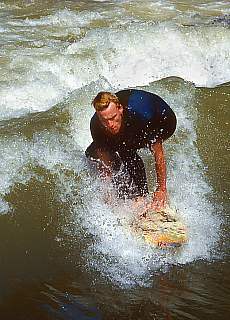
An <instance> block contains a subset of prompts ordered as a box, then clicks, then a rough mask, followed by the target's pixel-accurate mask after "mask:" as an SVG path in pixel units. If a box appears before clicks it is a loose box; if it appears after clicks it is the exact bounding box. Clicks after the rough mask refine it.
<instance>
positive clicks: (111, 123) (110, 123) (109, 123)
mask: <svg viewBox="0 0 230 320" xmlns="http://www.w3.org/2000/svg"><path fill="white" fill-rule="evenodd" d="M113 124H114V123H113V121H112V120H109V121H108V126H109V127H110V128H112V127H113Z"/></svg>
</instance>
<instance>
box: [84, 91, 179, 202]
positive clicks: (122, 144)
mask: <svg viewBox="0 0 230 320" xmlns="http://www.w3.org/2000/svg"><path fill="white" fill-rule="evenodd" d="M116 96H117V97H118V98H119V101H120V103H121V105H122V106H124V112H123V118H122V125H121V129H120V131H119V133H118V134H116V135H113V134H111V133H109V132H108V131H107V130H106V129H105V127H104V126H103V124H102V123H101V122H100V120H99V118H98V116H97V114H96V113H95V114H94V115H93V117H92V119H91V123H90V130H91V134H92V138H93V142H92V144H91V145H90V146H89V147H88V148H87V150H86V156H87V157H89V158H91V159H98V158H100V157H99V156H98V154H99V153H98V150H101V151H102V152H106V153H107V155H109V157H110V158H111V164H112V167H113V169H114V171H118V170H119V169H120V167H121V164H123V166H122V170H123V171H122V174H121V175H119V176H118V177H117V178H116V179H115V181H116V182H115V184H116V185H117V188H118V192H119V195H120V196H129V197H132V196H138V195H145V194H147V193H148V187H147V180H146V174H145V168H144V163H143V161H142V159H141V158H140V156H139V155H138V154H137V152H136V151H137V150H138V149H140V148H143V147H147V146H150V145H152V144H154V143H155V142H156V141H159V140H162V141H164V140H166V139H167V138H169V137H170V136H171V135H172V134H173V133H174V131H175V129H176V116H175V114H174V112H173V111H172V109H171V108H170V107H169V106H168V105H167V103H166V102H165V101H164V100H163V99H162V98H160V97H159V96H157V95H155V94H153V93H150V92H146V91H143V90H135V89H129V90H122V91H119V92H117V93H116ZM124 173H127V174H126V175H125V176H126V183H124V181H123V182H122V183H120V181H118V180H122V179H121V177H122V175H124ZM127 177H128V178H127Z"/></svg>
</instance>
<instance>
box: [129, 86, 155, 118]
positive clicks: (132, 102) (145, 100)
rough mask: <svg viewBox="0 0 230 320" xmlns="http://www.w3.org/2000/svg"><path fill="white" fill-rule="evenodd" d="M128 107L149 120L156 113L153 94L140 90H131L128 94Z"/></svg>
mask: <svg viewBox="0 0 230 320" xmlns="http://www.w3.org/2000/svg"><path fill="white" fill-rule="evenodd" d="M128 109H129V110H130V111H131V112H133V113H134V114H136V115H138V116H140V118H142V119H143V120H147V121H148V120H151V119H152V118H153V117H154V116H155V114H156V109H155V108H154V96H153V94H151V93H149V92H146V91H142V90H133V92H132V94H131V95H130V96H129V101H128Z"/></svg>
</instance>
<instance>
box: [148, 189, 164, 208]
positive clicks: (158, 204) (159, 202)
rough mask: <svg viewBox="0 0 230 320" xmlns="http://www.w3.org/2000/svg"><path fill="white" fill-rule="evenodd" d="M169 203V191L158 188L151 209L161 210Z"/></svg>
mask: <svg viewBox="0 0 230 320" xmlns="http://www.w3.org/2000/svg"><path fill="white" fill-rule="evenodd" d="M166 205H167V192H166V190H156V191H155V192H154V193H153V200H152V202H151V209H153V210H155V211H161V210H162V209H164V208H165V207H166Z"/></svg>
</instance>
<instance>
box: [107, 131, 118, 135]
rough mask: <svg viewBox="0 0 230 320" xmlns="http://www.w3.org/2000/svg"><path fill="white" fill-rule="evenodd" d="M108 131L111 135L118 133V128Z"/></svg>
mask: <svg viewBox="0 0 230 320" xmlns="http://www.w3.org/2000/svg"><path fill="white" fill-rule="evenodd" d="M109 132H110V133H111V134H113V135H116V134H118V132H119V130H109Z"/></svg>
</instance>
